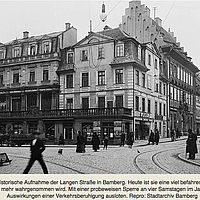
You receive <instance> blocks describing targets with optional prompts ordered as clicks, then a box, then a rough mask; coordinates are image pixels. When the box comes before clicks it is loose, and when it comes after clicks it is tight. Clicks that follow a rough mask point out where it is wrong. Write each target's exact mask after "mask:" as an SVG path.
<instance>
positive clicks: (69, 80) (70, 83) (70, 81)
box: [66, 74, 73, 88]
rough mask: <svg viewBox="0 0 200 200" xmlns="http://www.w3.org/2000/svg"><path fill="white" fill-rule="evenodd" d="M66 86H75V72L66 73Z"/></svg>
mask: <svg viewBox="0 0 200 200" xmlns="http://www.w3.org/2000/svg"><path fill="white" fill-rule="evenodd" d="M66 88H73V74H67V75H66Z"/></svg>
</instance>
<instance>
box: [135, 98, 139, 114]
mask: <svg viewBox="0 0 200 200" xmlns="http://www.w3.org/2000/svg"><path fill="white" fill-rule="evenodd" d="M135 110H137V111H139V97H138V96H136V97H135Z"/></svg>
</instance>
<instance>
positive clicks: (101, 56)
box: [98, 47, 105, 59]
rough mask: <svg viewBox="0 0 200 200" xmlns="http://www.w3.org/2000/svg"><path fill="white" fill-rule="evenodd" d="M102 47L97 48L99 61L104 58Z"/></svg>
mask: <svg viewBox="0 0 200 200" xmlns="http://www.w3.org/2000/svg"><path fill="white" fill-rule="evenodd" d="M104 54H105V53H104V47H99V48H98V59H101V58H104V57H105V55H104Z"/></svg>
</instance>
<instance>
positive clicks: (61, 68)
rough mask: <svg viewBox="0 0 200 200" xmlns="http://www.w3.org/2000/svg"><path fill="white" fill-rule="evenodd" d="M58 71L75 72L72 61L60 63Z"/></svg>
mask: <svg viewBox="0 0 200 200" xmlns="http://www.w3.org/2000/svg"><path fill="white" fill-rule="evenodd" d="M57 72H58V73H62V72H75V64H74V63H67V64H62V65H60V66H59V68H58V70H57Z"/></svg>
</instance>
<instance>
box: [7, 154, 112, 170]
mask: <svg viewBox="0 0 200 200" xmlns="http://www.w3.org/2000/svg"><path fill="white" fill-rule="evenodd" d="M9 155H10V156H12V157H16V158H21V159H26V160H28V159H29V157H26V156H20V155H16V154H9ZM47 158H49V159H52V158H51V157H47ZM63 158H64V156H62V162H68V163H70V164H76V165H77V164H78V165H81V167H83V166H84V167H89V168H92V169H95V170H99V171H102V172H104V173H105V172H106V173H107V174H114V173H113V172H112V171H109V170H105V169H102V168H99V167H94V166H92V165H88V164H84V163H80V162H74V161H70V160H68V159H66V158H64V159H63ZM49 159H46V158H44V160H45V162H46V163H50V164H52V165H55V166H59V167H62V168H65V169H68V170H71V171H73V172H76V173H77V174H88V173H85V172H83V171H81V170H77V169H75V168H73V167H69V166H66V165H64V164H61V163H58V162H59V160H57V162H54V161H50V160H49Z"/></svg>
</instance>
